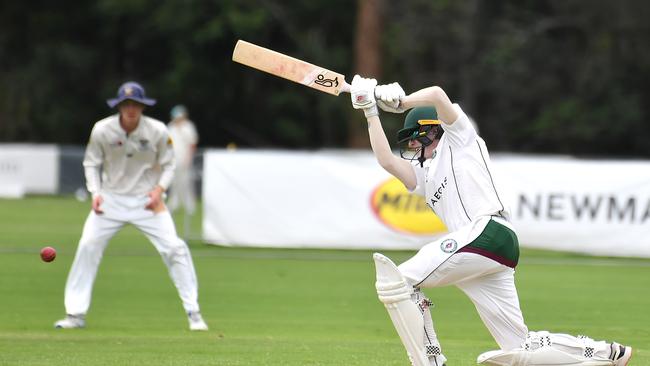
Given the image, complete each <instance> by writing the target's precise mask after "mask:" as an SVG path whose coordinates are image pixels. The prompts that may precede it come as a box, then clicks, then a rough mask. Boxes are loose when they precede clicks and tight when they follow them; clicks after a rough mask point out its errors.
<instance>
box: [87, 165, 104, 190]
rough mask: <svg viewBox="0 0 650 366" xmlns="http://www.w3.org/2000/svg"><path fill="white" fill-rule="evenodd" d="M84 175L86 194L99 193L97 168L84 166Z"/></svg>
mask: <svg viewBox="0 0 650 366" xmlns="http://www.w3.org/2000/svg"><path fill="white" fill-rule="evenodd" d="M84 174H85V176H86V189H88V192H90V193H91V194H97V193H99V189H100V188H101V178H100V172H99V167H97V166H85V165H84Z"/></svg>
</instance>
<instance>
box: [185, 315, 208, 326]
mask: <svg viewBox="0 0 650 366" xmlns="http://www.w3.org/2000/svg"><path fill="white" fill-rule="evenodd" d="M187 320H188V321H189V323H190V330H208V325H207V324H205V321H203V317H202V316H201V313H199V312H198V311H190V312H188V313H187Z"/></svg>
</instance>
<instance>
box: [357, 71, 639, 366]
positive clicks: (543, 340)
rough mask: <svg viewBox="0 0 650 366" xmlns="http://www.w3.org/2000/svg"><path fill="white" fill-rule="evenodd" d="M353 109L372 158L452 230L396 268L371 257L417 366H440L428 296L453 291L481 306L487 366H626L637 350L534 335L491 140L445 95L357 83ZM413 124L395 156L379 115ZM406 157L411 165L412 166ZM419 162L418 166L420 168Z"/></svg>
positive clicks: (438, 91)
mask: <svg viewBox="0 0 650 366" xmlns="http://www.w3.org/2000/svg"><path fill="white" fill-rule="evenodd" d="M350 92H351V96H352V105H353V107H354V108H355V109H362V110H363V111H364V114H365V116H366V118H367V121H368V132H369V135H370V143H371V146H372V150H373V152H374V154H375V156H376V158H377V161H378V162H379V164H380V165H381V166H382V167H383V168H384V169H385V170H386V171H388V172H389V173H391V174H392V175H394V176H395V177H397V178H398V179H399V180H401V181H402V183H404V185H405V186H406V188H407V189H408V190H409V191H411V192H415V193H417V194H420V195H422V196H424V197H425V198H426V202H427V205H429V207H430V208H431V209H432V210H433V211H434V212H435V213H436V215H438V217H440V219H441V220H442V221H443V222H444V223H445V225H446V226H447V228H448V229H449V232H450V233H449V234H448V235H446V236H445V237H443V238H441V239H439V240H437V241H434V242H432V243H429V244H427V245H425V246H424V247H423V248H422V249H421V250H420V251H419V252H418V253H417V254H416V255H415V256H414V257H412V258H411V259H409V260H407V261H406V262H404V263H402V264H401V265H399V266H396V265H395V264H394V263H393V262H392V261H391V260H390V259H389V258H387V257H385V256H383V255H381V254H378V253H376V254H375V255H374V260H375V265H376V271H377V282H376V288H377V293H378V295H379V299H380V301H382V302H383V303H384V305H385V307H386V309H387V310H388V313H389V315H390V318H391V320H392V322H393V324H394V326H395V328H396V329H397V332H398V334H399V336H400V338H401V340H402V343H403V344H404V346H405V348H406V351H407V353H408V356H409V358H410V360H411V363H412V364H413V365H415V366H425V365H426V366H428V365H435V366H442V365H444V364H445V361H446V360H447V359H446V357H445V356H444V355H443V352H442V348H441V346H440V342H439V341H438V336H437V334H436V332H435V330H434V327H433V322H432V319H431V314H430V311H429V306H430V305H431V301H430V300H429V299H428V298H426V297H425V295H424V293H423V292H422V291H421V290H420V289H421V288H431V287H442V286H447V285H455V286H456V287H458V288H459V289H460V290H461V291H463V292H464V293H465V294H466V295H467V296H468V297H469V298H470V300H471V301H472V302H473V303H474V305H475V307H476V310H477V311H478V313H479V316H480V318H481V320H482V321H483V323H484V324H485V326H486V327H487V329H488V330H489V332H490V334H491V335H492V337H493V338H494V340H495V341H496V342H497V344H498V345H499V347H500V350H496V351H491V352H486V353H483V354H482V355H480V356H479V358H478V360H477V362H478V363H481V364H485V365H499V366H500V365H522V366H525V365H531V366H533V365H591V366H596V365H603V366H605V365H607V366H623V365H626V364H627V363H628V361H629V359H630V357H631V354H632V348H631V347H626V346H622V345H620V344H618V343H616V342H612V343H607V342H604V341H594V340H593V339H591V338H588V337H584V336H578V337H573V336H570V335H566V334H554V333H549V332H546V331H540V332H529V331H528V328H527V326H526V324H525V323H524V319H523V316H522V313H521V309H520V307H519V298H518V296H517V289H516V287H515V282H514V269H515V267H516V265H517V262H518V259H519V243H518V239H517V234H516V232H515V229H514V228H513V226H512V224H511V223H510V222H509V218H510V212H509V210H508V206H507V205H506V204H504V202H503V200H502V198H503V197H504V195H503V193H502V191H501V189H500V187H499V185H498V181H497V179H496V177H495V176H494V174H493V173H494V172H493V170H492V169H491V163H490V156H489V154H488V150H487V147H486V145H485V142H484V141H483V139H482V138H481V137H479V136H478V134H477V132H476V129H475V128H474V127H473V125H472V123H470V121H469V119H468V117H467V115H466V114H465V113H464V112H463V110H462V109H461V108H460V107H459V106H458V105H457V104H452V102H451V101H450V100H449V98H448V96H447V95H446V94H445V92H444V91H443V90H442V89H441V88H439V87H437V86H434V87H429V88H425V89H422V90H419V91H416V92H414V93H412V94H410V95H408V96H406V95H405V93H404V91H403V90H402V88H401V86H400V85H399V84H397V83H392V84H388V85H380V86H377V81H376V80H374V79H364V78H361V77H360V76H359V75H356V76H355V77H354V79H353V80H352V84H351V91H350ZM377 106H379V108H381V109H382V110H384V111H388V112H394V113H402V112H404V111H406V110H408V109H411V108H414V109H412V110H411V111H410V112H409V113H408V115H407V116H406V119H405V122H404V128H403V129H402V130H400V131H399V132H398V139H399V142H400V144H402V149H401V150H400V155H401V157H402V158H403V159H400V158H399V157H397V156H395V155H393V153H392V151H391V148H390V145H389V143H388V140H387V139H386V136H385V134H384V130H383V128H382V125H381V121H380V119H379V112H378V108H377ZM405 159H406V160H405ZM414 162H416V163H415V164H413V163H414Z"/></svg>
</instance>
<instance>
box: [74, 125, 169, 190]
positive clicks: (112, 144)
mask: <svg viewBox="0 0 650 366" xmlns="http://www.w3.org/2000/svg"><path fill="white" fill-rule="evenodd" d="M174 164H175V161H174V150H173V149H172V140H171V138H170V137H169V133H168V131H167V126H165V124H164V123H162V122H160V121H158V120H155V119H153V118H150V117H147V116H144V115H143V116H142V117H141V118H140V122H139V123H138V126H137V127H136V128H135V130H133V131H132V132H131V133H130V134H128V135H127V133H126V131H124V129H122V127H121V126H120V121H119V114H116V115H113V116H110V117H107V118H104V119H103V120H101V121H99V122H97V123H95V126H93V129H92V132H91V133H90V140H89V142H88V145H87V146H86V154H85V156H84V161H83V165H84V170H85V174H86V186H87V188H88V191H89V192H91V193H98V192H100V191H104V192H110V193H116V194H123V195H142V194H146V193H148V192H150V191H151V190H152V189H153V188H154V187H155V186H156V185H160V186H161V187H163V188H164V189H167V187H169V183H170V182H171V180H172V178H173V176H174ZM100 172H101V174H100ZM100 175H101V179H100Z"/></svg>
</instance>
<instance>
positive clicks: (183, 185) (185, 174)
mask: <svg viewBox="0 0 650 366" xmlns="http://www.w3.org/2000/svg"><path fill="white" fill-rule="evenodd" d="M167 204H168V207H169V210H170V211H172V212H174V211H176V210H177V209H178V208H179V207H181V206H182V207H183V208H184V209H185V212H187V213H188V214H190V215H192V214H194V211H195V210H196V195H195V194H194V185H193V182H192V169H191V168H189V167H177V168H176V171H175V173H174V179H173V180H172V184H171V187H170V189H169V199H168V200H167Z"/></svg>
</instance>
